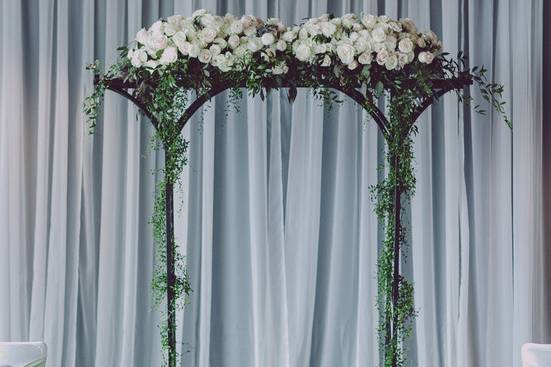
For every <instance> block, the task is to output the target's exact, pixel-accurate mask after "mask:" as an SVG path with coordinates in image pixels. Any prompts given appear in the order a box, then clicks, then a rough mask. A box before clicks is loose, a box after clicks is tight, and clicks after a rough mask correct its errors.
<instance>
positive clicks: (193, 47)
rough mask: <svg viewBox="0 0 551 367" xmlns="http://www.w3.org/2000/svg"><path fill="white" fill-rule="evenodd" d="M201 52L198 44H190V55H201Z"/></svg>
mask: <svg viewBox="0 0 551 367" xmlns="http://www.w3.org/2000/svg"><path fill="white" fill-rule="evenodd" d="M199 52H201V48H200V47H199V46H198V45H196V44H193V43H192V44H191V45H190V46H189V50H188V55H189V57H197V56H199Z"/></svg>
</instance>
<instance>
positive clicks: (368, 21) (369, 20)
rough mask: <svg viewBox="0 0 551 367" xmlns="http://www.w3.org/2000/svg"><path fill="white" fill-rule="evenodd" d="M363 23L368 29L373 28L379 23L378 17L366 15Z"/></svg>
mask: <svg viewBox="0 0 551 367" xmlns="http://www.w3.org/2000/svg"><path fill="white" fill-rule="evenodd" d="M362 23H363V25H364V26H365V27H366V28H373V27H375V24H376V23H377V17H376V16H374V15H371V14H366V15H364V16H363V17H362Z"/></svg>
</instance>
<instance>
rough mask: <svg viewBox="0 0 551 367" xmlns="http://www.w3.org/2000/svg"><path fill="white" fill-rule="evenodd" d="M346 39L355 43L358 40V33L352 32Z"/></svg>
mask: <svg viewBox="0 0 551 367" xmlns="http://www.w3.org/2000/svg"><path fill="white" fill-rule="evenodd" d="M348 38H349V39H350V41H352V42H356V41H357V40H358V38H360V35H359V34H358V32H352V33H350V35H349V36H348Z"/></svg>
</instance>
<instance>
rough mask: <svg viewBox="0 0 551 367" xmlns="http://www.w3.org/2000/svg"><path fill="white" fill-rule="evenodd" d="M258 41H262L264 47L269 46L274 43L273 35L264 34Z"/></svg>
mask: <svg viewBox="0 0 551 367" xmlns="http://www.w3.org/2000/svg"><path fill="white" fill-rule="evenodd" d="M260 39H261V40H262V44H263V45H264V46H270V45H271V44H272V43H274V42H275V37H274V35H273V33H264V34H263V35H262V37H261V38H260Z"/></svg>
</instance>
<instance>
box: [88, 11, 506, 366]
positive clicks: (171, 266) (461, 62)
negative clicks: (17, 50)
mask: <svg viewBox="0 0 551 367" xmlns="http://www.w3.org/2000/svg"><path fill="white" fill-rule="evenodd" d="M441 49H442V44H441V42H440V41H439V40H438V38H437V36H436V35H435V34H434V33H433V32H432V31H428V32H420V31H418V30H417V27H416V26H415V24H414V23H413V22H412V21H411V20H409V19H400V20H393V19H390V18H388V17H386V16H373V15H369V14H361V15H355V14H346V15H344V16H343V17H334V16H332V15H328V14H325V15H322V16H320V17H318V18H312V19H308V20H306V21H305V22H303V23H301V24H299V25H294V26H285V25H284V24H283V23H282V22H280V21H279V20H278V19H275V18H270V19H267V20H262V19H259V18H257V17H254V16H242V17H239V18H237V17H235V16H233V15H226V16H224V17H221V16H215V15H212V14H210V13H208V12H207V11H205V10H198V11H196V12H194V13H193V14H192V15H191V17H187V18H186V17H184V16H180V15H174V16H171V17H168V18H167V19H166V20H165V19H161V20H159V21H157V22H155V23H154V24H153V25H152V26H151V27H150V28H148V29H142V30H140V31H139V32H138V33H137V35H136V39H135V41H134V42H133V43H132V44H131V45H129V46H124V47H121V48H119V51H120V58H119V61H118V62H117V63H116V64H114V65H113V66H111V67H110V68H109V69H108V70H107V71H106V72H105V73H104V74H101V73H100V65H99V63H98V62H96V63H94V64H92V65H90V66H89V69H91V70H92V71H93V72H94V74H95V79H94V84H95V89H94V92H93V93H92V94H91V95H90V96H89V97H87V98H86V100H85V102H84V112H85V113H86V114H87V116H88V118H89V121H90V122H91V128H92V130H93V128H94V127H95V121H96V118H97V117H98V113H99V107H100V106H101V103H102V100H103V95H104V92H105V90H106V89H109V90H112V91H114V92H116V93H118V94H120V95H122V96H123V97H125V98H127V99H129V100H130V101H132V102H133V103H134V104H135V105H137V106H138V107H139V110H140V111H141V112H142V113H143V114H145V115H146V116H147V117H148V118H149V120H150V121H151V123H152V124H153V126H154V127H155V131H156V134H155V140H156V142H157V143H158V144H157V147H159V148H162V149H163V150H164V154H165V165H164V168H163V170H162V171H163V172H162V173H163V179H162V181H161V182H159V183H158V186H157V190H156V193H155V195H156V198H155V206H154V214H153V217H152V225H153V232H154V238H155V242H156V244H157V245H162V246H159V247H158V249H157V254H158V255H157V256H158V257H157V269H156V272H155V276H154V279H153V289H154V291H155V292H154V294H155V297H156V301H157V302H159V303H161V302H165V301H166V314H165V316H166V317H165V318H166V320H164V321H163V322H162V325H161V336H162V338H161V340H162V346H163V348H164V349H165V351H166V352H165V358H166V360H165V361H164V362H165V363H167V364H168V366H169V367H175V366H176V361H177V359H178V356H177V352H176V321H175V312H176V309H177V307H178V305H179V304H181V303H180V302H181V300H182V299H183V298H185V296H187V295H189V293H190V292H191V287H190V282H189V278H188V274H187V272H186V270H185V266H184V263H183V259H182V258H180V257H179V256H178V252H177V251H176V247H177V244H176V242H175V238H174V185H175V183H176V182H177V181H178V178H179V175H180V173H181V172H182V170H183V167H184V166H185V164H186V150H187V146H188V142H187V141H186V140H184V139H183V137H182V134H181V132H182V129H183V128H184V126H185V125H186V123H187V122H188V121H189V120H190V119H191V117H192V116H193V115H194V113H195V112H196V111H197V110H199V109H200V108H201V107H202V106H203V105H204V104H205V103H206V102H207V101H209V100H210V99H211V98H213V97H214V96H216V95H218V94H220V93H222V92H224V91H226V90H229V91H230V92H229V96H228V101H229V103H231V104H233V106H234V107H236V106H237V101H238V99H239V98H241V97H242V93H243V89H247V91H248V93H249V94H251V95H258V94H259V95H260V96H261V97H262V99H264V97H265V95H266V94H267V93H269V91H270V90H272V89H280V88H286V89H287V90H288V97H289V100H290V101H293V100H294V99H295V97H296V94H297V88H311V89H312V90H313V93H314V96H315V97H317V98H319V99H320V100H321V101H323V103H324V105H325V106H326V107H331V105H332V104H333V103H338V102H340V99H339V95H338V94H337V93H335V91H337V92H341V93H342V94H344V95H346V96H348V97H350V98H352V99H353V100H354V101H355V102H356V103H357V104H358V105H359V106H360V107H361V108H363V109H364V110H365V111H366V112H367V113H368V114H369V115H370V116H371V118H372V119H373V121H374V122H375V123H376V124H377V126H378V128H379V130H380V132H381V134H382V135H383V137H384V139H385V142H386V147H387V149H386V164H387V165H388V167H387V174H386V177H385V178H384V179H383V180H382V181H381V182H379V183H378V184H377V185H375V186H374V187H373V188H372V195H373V198H374V200H375V202H376V209H375V210H376V214H377V216H378V218H379V223H380V225H382V226H383V227H384V228H385V236H384V240H383V243H382V246H381V250H380V255H379V258H378V263H377V279H378V296H377V308H378V311H379V328H378V332H379V336H378V337H379V348H380V352H381V365H382V366H385V367H397V366H402V365H403V363H404V361H405V360H406V349H405V340H406V339H407V338H408V337H409V336H410V333H411V330H412V322H413V320H414V318H415V315H416V312H417V311H416V309H415V306H414V299H413V284H412V283H411V282H410V281H409V280H408V279H406V278H405V277H404V276H403V275H402V274H401V272H400V261H401V255H402V251H401V250H402V247H403V245H404V244H406V243H407V236H406V234H407V233H406V231H405V228H404V225H403V223H402V211H403V210H402V208H403V204H404V202H407V201H409V200H410V198H411V196H412V195H413V192H414V188H415V175H414V170H413V164H412V159H413V149H412V144H413V140H412V139H413V135H415V133H416V132H417V126H416V124H415V122H416V121H417V119H418V117H419V116H420V115H421V114H422V113H423V112H424V111H425V110H426V109H427V108H428V107H429V106H431V105H432V104H433V103H434V102H436V101H437V100H438V99H439V98H440V97H442V96H443V95H444V94H446V93H447V92H450V91H456V92H457V95H458V97H459V101H460V102H464V103H470V102H471V101H472V98H471V97H470V94H469V89H468V87H469V86H470V85H472V84H476V85H477V86H478V87H479V89H480V91H481V96H482V97H483V98H484V99H485V100H486V101H487V102H488V103H489V104H490V105H491V106H492V108H493V109H494V110H495V111H497V112H498V113H500V114H501V115H503V117H504V119H505V121H506V122H507V123H508V124H510V121H509V120H508V118H507V116H506V114H505V110H504V102H502V101H501V98H502V92H503V86H501V85H500V84H496V83H493V82H488V81H487V79H486V77H485V73H486V70H485V69H484V68H483V67H482V68H479V67H473V68H469V67H468V65H467V62H466V58H465V57H463V55H462V54H461V53H460V54H458V55H457V57H456V58H452V57H450V56H449V55H448V54H446V53H442V52H441ZM474 109H475V110H476V111H477V112H480V113H485V110H483V109H482V108H481V107H480V105H476V106H474ZM183 296H184V297H183Z"/></svg>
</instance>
